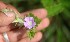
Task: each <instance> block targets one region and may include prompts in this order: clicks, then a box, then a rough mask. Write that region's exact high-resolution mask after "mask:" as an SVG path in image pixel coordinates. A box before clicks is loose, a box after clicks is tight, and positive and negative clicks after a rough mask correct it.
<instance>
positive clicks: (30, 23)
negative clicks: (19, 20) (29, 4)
mask: <svg viewBox="0 0 70 42" xmlns="http://www.w3.org/2000/svg"><path fill="white" fill-rule="evenodd" d="M35 25H36V23H35V22H34V18H33V17H25V19H24V26H25V27H26V28H28V29H31V28H33V27H34V26H35Z"/></svg>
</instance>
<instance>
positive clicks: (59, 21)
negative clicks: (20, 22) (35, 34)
mask: <svg viewBox="0 0 70 42" xmlns="http://www.w3.org/2000/svg"><path fill="white" fill-rule="evenodd" d="M2 1H4V2H5V3H8V4H11V5H13V6H14V7H16V8H17V9H18V11H19V12H25V11H27V10H32V9H37V8H45V9H46V10H47V11H48V16H46V17H48V18H49V19H50V21H51V23H50V25H49V27H48V28H46V29H44V30H42V33H43V38H42V39H41V41H40V42H70V0H2Z"/></svg>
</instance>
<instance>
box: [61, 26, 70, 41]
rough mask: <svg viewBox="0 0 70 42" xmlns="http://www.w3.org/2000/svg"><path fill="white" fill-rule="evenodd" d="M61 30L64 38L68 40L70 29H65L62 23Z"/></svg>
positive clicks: (69, 39)
mask: <svg viewBox="0 0 70 42" xmlns="http://www.w3.org/2000/svg"><path fill="white" fill-rule="evenodd" d="M62 31H63V33H64V35H65V36H66V38H67V39H68V41H70V31H69V30H68V29H67V27H66V26H65V25H63V28H62Z"/></svg>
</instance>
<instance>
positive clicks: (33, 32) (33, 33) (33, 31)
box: [27, 28, 36, 40]
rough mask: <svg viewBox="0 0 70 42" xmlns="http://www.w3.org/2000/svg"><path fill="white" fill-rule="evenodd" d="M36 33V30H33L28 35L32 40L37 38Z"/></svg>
mask: <svg viewBox="0 0 70 42" xmlns="http://www.w3.org/2000/svg"><path fill="white" fill-rule="evenodd" d="M35 33H36V29H35V28H32V29H30V30H28V32H27V35H28V37H29V38H30V40H31V39H32V38H33V37H34V36H35Z"/></svg>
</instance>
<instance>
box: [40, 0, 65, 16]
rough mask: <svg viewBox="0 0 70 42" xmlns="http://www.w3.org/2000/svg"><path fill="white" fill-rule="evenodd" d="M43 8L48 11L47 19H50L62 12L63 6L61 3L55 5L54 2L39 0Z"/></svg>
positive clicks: (51, 0) (52, 0)
mask: <svg viewBox="0 0 70 42" xmlns="http://www.w3.org/2000/svg"><path fill="white" fill-rule="evenodd" d="M41 2H42V4H43V6H44V7H45V8H46V10H47V11H48V17H52V16H55V15H57V14H58V13H60V12H62V10H63V8H64V7H63V6H62V3H58V4H56V3H55V2H54V0H41Z"/></svg>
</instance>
